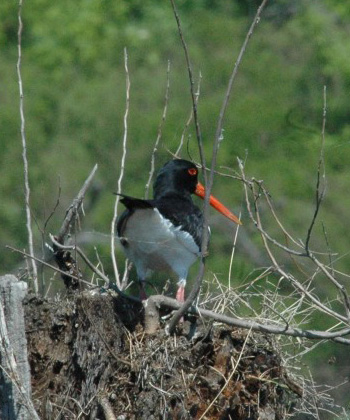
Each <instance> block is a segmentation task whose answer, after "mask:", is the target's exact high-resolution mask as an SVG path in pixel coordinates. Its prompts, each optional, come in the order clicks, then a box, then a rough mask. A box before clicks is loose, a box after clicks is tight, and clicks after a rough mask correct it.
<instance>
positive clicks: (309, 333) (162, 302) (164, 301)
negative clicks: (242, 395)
mask: <svg viewBox="0 0 350 420" xmlns="http://www.w3.org/2000/svg"><path fill="white" fill-rule="evenodd" d="M150 299H151V300H152V301H153V303H155V305H156V306H157V307H158V308H159V307H167V308H173V309H178V308H180V307H181V302H178V301H177V300H175V299H171V298H169V297H166V296H163V295H154V296H151V297H150V298H149V299H148V300H150ZM188 312H189V313H192V314H197V315H199V316H201V317H207V318H210V319H213V320H214V321H217V322H222V323H224V324H227V325H232V326H235V327H238V328H244V329H252V330H253V331H260V332H264V333H270V334H282V335H288V336H292V337H301V338H307V339H312V340H326V339H327V340H333V341H336V342H339V343H342V344H347V345H350V339H346V338H343V337H344V336H346V335H349V334H350V327H346V328H343V329H341V330H339V331H336V332H328V331H320V330H303V329H301V328H294V327H290V326H288V325H281V324H278V323H275V324H273V325H272V324H262V323H259V322H256V321H253V320H249V319H239V318H233V317H230V316H227V315H223V314H219V313H216V312H213V311H210V310H208V309H202V308H198V306H196V307H194V306H191V307H190V308H189V310H188Z"/></svg>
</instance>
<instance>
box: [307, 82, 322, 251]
mask: <svg viewBox="0 0 350 420" xmlns="http://www.w3.org/2000/svg"><path fill="white" fill-rule="evenodd" d="M326 94H327V90H326V86H324V87H323V116H322V134H321V137H322V143H321V151H320V157H319V160H318V167H317V182H316V208H315V212H314V215H313V217H312V220H311V224H310V226H309V229H308V231H307V236H306V242H305V250H306V252H307V253H309V244H310V239H311V233H312V229H313V227H314V225H315V222H316V219H317V215H318V212H319V210H320V207H321V203H322V201H323V198H324V195H325V192H326V186H325V182H326V180H325V178H326V174H325V165H324V144H325V129H326V115H327V95H326ZM321 170H322V179H323V184H322V191H320V188H321Z"/></svg>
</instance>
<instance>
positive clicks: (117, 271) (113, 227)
mask: <svg viewBox="0 0 350 420" xmlns="http://www.w3.org/2000/svg"><path fill="white" fill-rule="evenodd" d="M124 68H125V77H126V100H125V101H126V103H125V113H124V135H123V154H122V158H121V162H120V174H119V179H118V190H117V193H118V194H120V193H121V192H122V180H123V177H124V167H125V158H126V144H127V139H128V116H129V107H130V77H129V68H128V52H127V49H126V48H124ZM119 200H120V196H119V195H117V196H116V199H115V204H114V214H113V218H112V225H111V257H112V262H113V269H114V276H115V281H116V284H117V286H118V288H121V287H122V284H121V281H120V276H119V270H118V265H117V259H116V256H115V225H116V222H117V217H118V204H119Z"/></svg>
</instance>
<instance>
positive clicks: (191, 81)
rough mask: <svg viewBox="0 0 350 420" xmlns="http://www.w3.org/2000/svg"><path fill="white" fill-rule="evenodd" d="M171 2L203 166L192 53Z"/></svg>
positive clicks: (175, 9) (204, 164) (205, 178)
mask: <svg viewBox="0 0 350 420" xmlns="http://www.w3.org/2000/svg"><path fill="white" fill-rule="evenodd" d="M170 2H171V6H172V8H173V13H174V16H175V20H176V24H177V28H178V32H179V36H180V40H181V44H182V47H183V50H184V53H185V59H186V64H187V71H188V79H189V82H190V92H191V99H192V108H193V119H194V125H195V128H196V136H197V142H198V149H199V155H200V161H201V164H202V166H206V163H205V156H204V149H203V140H202V132H201V128H200V124H199V118H198V107H197V98H196V93H195V91H194V79H193V72H192V66H191V60H190V55H189V52H188V48H187V44H186V41H185V38H184V35H183V32H182V27H181V21H180V17H179V14H178V12H177V8H176V5H175V0H170ZM203 176H204V185H206V183H207V177H206V174H205V173H203Z"/></svg>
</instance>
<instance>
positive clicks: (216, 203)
mask: <svg viewBox="0 0 350 420" xmlns="http://www.w3.org/2000/svg"><path fill="white" fill-rule="evenodd" d="M194 193H195V194H196V195H198V197H200V198H203V199H204V198H205V188H204V186H203V185H202V184H201V183H200V182H198V184H197V186H196V191H195V192H194ZM209 204H210V205H211V206H212V207H214V209H216V210H217V211H219V212H220V213H221V214H223V215H224V216H225V217H227V218H228V219H230V220H232V221H233V222H235V223H237V225H241V224H242V222H241V221H240V220H239V219H238V217H237V216H235V215H234V214H233V213H231V212H230V210H229V209H228V208H227V207H225V206H224V205H223V204H221V203H220V201H219V200H218V199H216V198H215V197H213V196H212V195H211V196H210V197H209Z"/></svg>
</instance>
